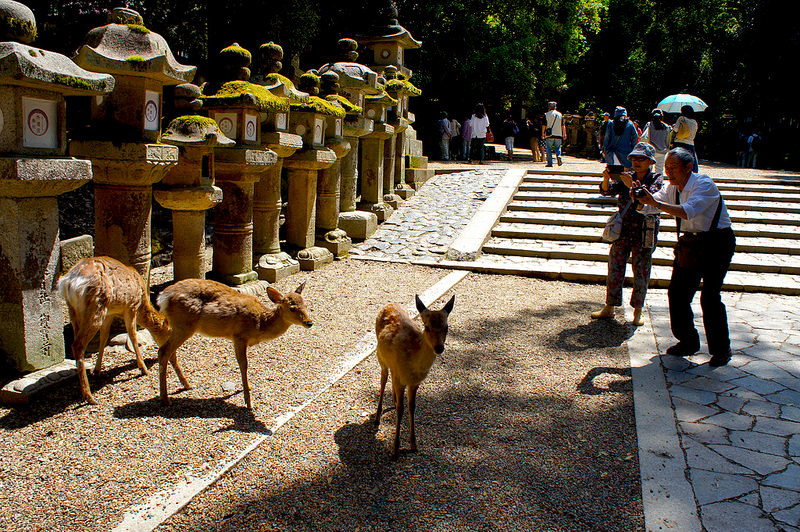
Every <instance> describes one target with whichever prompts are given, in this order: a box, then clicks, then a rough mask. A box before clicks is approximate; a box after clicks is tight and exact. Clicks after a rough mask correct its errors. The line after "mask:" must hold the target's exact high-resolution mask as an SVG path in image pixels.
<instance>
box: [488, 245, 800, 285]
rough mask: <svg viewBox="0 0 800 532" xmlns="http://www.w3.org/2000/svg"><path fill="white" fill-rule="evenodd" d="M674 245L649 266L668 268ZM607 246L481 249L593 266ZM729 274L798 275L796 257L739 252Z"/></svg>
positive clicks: (660, 249)
mask: <svg viewBox="0 0 800 532" xmlns="http://www.w3.org/2000/svg"><path fill="white" fill-rule="evenodd" d="M673 245H674V242H671V243H670V242H665V241H664V240H661V241H660V243H659V246H658V247H657V248H656V249H655V251H654V252H653V264H654V265H659V266H671V265H672V259H673V250H672V246H673ZM608 246H609V244H608V243H606V242H602V241H564V240H562V241H557V240H545V239H541V240H531V239H529V240H520V239H511V238H503V237H496V236H493V237H492V238H491V239H489V241H488V242H487V243H486V244H485V245H484V246H483V250H482V251H483V254H494V255H505V256H516V257H538V258H541V259H562V260H575V261H589V262H597V263H599V264H603V265H605V264H606V263H607V261H608ZM730 269H731V271H742V272H753V273H756V272H757V273H770V274H774V275H787V276H791V275H800V258H798V257H797V256H796V255H788V254H784V255H776V254H769V253H761V252H755V253H753V252H747V251H739V250H738V243H737V252H736V254H735V255H734V256H733V261H732V262H731V267H730Z"/></svg>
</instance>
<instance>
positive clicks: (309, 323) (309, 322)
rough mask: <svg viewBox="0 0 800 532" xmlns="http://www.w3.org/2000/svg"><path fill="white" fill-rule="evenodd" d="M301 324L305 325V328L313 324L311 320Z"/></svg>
mask: <svg viewBox="0 0 800 532" xmlns="http://www.w3.org/2000/svg"><path fill="white" fill-rule="evenodd" d="M303 325H305V326H306V328H310V327H311V326H312V325H314V322H312V321H311V320H307V321H304V322H303Z"/></svg>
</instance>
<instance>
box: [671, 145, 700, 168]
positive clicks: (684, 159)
mask: <svg viewBox="0 0 800 532" xmlns="http://www.w3.org/2000/svg"><path fill="white" fill-rule="evenodd" d="M670 155H674V156H675V157H677V158H678V160H680V162H681V163H683V165H684V166H687V165H690V164H691V165H692V166H694V154H693V153H692V152H690V151H689V150H687V149H686V148H672V149H671V150H669V152H667V157H669V156H670Z"/></svg>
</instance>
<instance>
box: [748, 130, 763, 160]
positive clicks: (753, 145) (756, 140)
mask: <svg viewBox="0 0 800 532" xmlns="http://www.w3.org/2000/svg"><path fill="white" fill-rule="evenodd" d="M761 144H762V139H761V135H759V134H758V131H756V130H753V134H752V135H750V136H749V137H747V166H749V167H750V168H755V167H756V162H757V160H758V151H759V150H760V149H761Z"/></svg>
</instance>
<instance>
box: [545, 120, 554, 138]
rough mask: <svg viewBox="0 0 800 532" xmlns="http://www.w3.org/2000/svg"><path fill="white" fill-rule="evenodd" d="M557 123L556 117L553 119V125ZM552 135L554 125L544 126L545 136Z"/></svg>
mask: <svg viewBox="0 0 800 532" xmlns="http://www.w3.org/2000/svg"><path fill="white" fill-rule="evenodd" d="M555 123H556V121H555V119H553V125H555ZM552 135H553V127H552V126H548V127H546V128H544V136H545V137H550V136H552Z"/></svg>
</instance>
